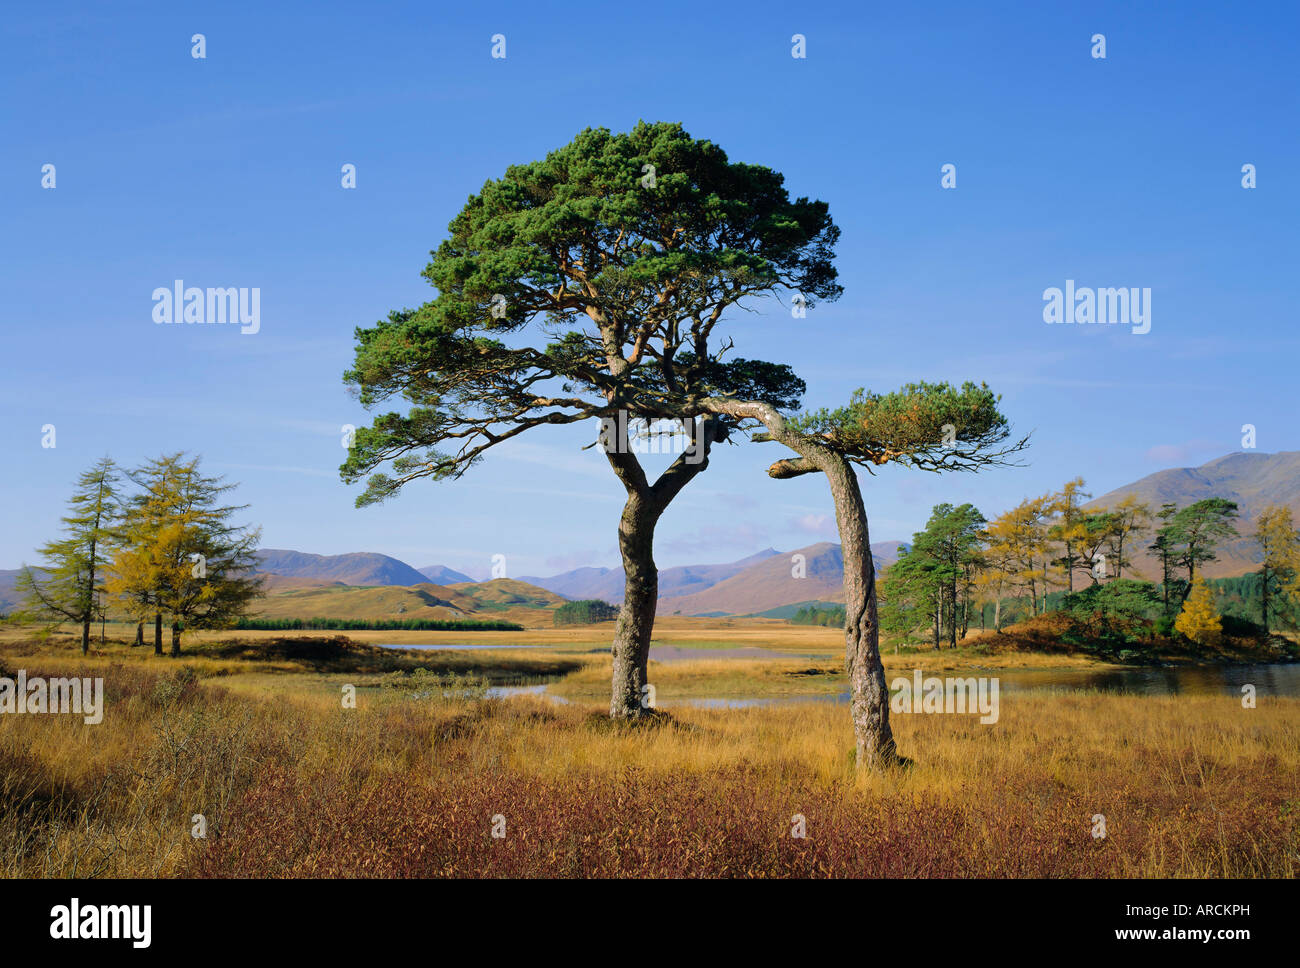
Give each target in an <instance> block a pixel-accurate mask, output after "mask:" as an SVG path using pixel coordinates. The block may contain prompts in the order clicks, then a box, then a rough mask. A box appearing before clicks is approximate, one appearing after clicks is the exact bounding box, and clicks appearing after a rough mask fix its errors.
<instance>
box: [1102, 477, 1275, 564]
mask: <svg viewBox="0 0 1300 968" xmlns="http://www.w3.org/2000/svg"><path fill="white" fill-rule="evenodd" d="M1129 494H1134V495H1136V496H1137V497H1138V498H1139V499H1140V500H1142V501H1145V502H1146V503H1147V504H1149V505H1150V506H1151V508H1152V510H1153V511H1154V510H1159V508H1160V505H1161V504H1163V503H1166V502H1172V503H1174V504H1177V505H1178V506H1179V507H1185V506H1187V505H1188V504H1192V503H1194V502H1196V501H1200V500H1204V499H1205V498H1210V497H1224V498H1227V499H1228V500H1229V501H1235V502H1237V504H1238V505H1239V508H1240V514H1241V519H1240V520H1239V521H1238V522H1237V530H1238V531H1239V532H1240V533H1241V534H1242V537H1241V538H1239V539H1238V540H1236V541H1233V542H1228V543H1225V544H1223V545H1221V546H1220V547H1219V548H1218V560H1217V561H1212V562H1209V563H1208V564H1207V565H1206V566H1205V567H1204V568H1203V569H1202V571H1203V573H1204V574H1205V576H1206V577H1207V578H1226V577H1230V576H1232V575H1241V574H1245V573H1246V572H1248V571H1254V570H1255V569H1256V568H1258V567H1259V560H1260V557H1259V551H1258V549H1257V547H1256V545H1255V541H1254V537H1253V536H1254V533H1255V519H1256V518H1257V517H1258V516H1259V513H1260V511H1261V510H1263V509H1264V508H1265V507H1267V506H1268V505H1270V504H1281V505H1285V506H1287V507H1289V508H1291V510H1292V512H1293V514H1294V515H1295V517H1296V520H1297V521H1300V451H1282V452H1280V453H1277V454H1256V453H1236V454H1228V455H1227V456H1226V457H1220V458H1218V459H1216V460H1212V461H1210V462H1208V463H1206V464H1202V465H1201V466H1200V467H1178V468H1171V469H1169V470H1163V471H1157V472H1156V473H1154V474H1148V475H1147V476H1146V477H1144V478H1142V479H1141V480H1138V481H1134V482H1133V483H1132V484H1126V485H1124V486H1123V487H1117V488H1115V489H1114V490H1111V491H1108V492H1107V493H1105V494H1102V495H1100V496H1098V497H1097V498H1096V499H1094V500H1092V501H1090V502H1089V503H1088V504H1087V505H1085V507H1087V508H1100V507H1106V506H1108V505H1111V504H1114V503H1116V502H1118V501H1120V500H1121V499H1122V498H1124V497H1125V496H1126V495H1129ZM1149 541H1150V538H1147V539H1146V540H1145V541H1144V542H1143V545H1144V546H1145V545H1146V544H1147V543H1149ZM1135 565H1136V568H1137V570H1138V571H1139V572H1141V573H1142V575H1143V576H1144V577H1146V578H1148V579H1155V580H1158V579H1159V574H1160V569H1159V565H1158V563H1157V562H1156V561H1155V560H1154V559H1152V558H1151V557H1150V556H1149V555H1146V554H1145V553H1144V554H1143V556H1142V557H1140V558H1137V559H1136V560H1135Z"/></svg>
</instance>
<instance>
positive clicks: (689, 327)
mask: <svg viewBox="0 0 1300 968" xmlns="http://www.w3.org/2000/svg"><path fill="white" fill-rule="evenodd" d="M783 181H784V179H783V177H782V176H781V175H780V174H779V173H777V172H775V171H773V170H771V169H769V168H766V167H763V166H760V165H752V164H743V163H736V162H731V161H729V160H728V159H727V156H726V154H725V153H724V152H723V151H722V150H721V149H720V148H719V147H718V146H716V145H714V144H712V143H710V142H708V141H702V140H697V139H694V138H692V137H690V136H689V135H688V134H687V133H686V132H685V131H683V130H682V127H681V126H680V125H677V124H666V123H659V124H646V123H641V124H638V125H637V126H636V127H635V129H633V130H632V131H631V132H630V133H627V134H611V133H610V132H609V131H608V130H605V129H589V130H586V131H583V132H582V133H580V134H579V135H578V136H577V137H576V138H575V139H574V140H573V141H572V142H571V143H570V144H568V145H566V146H564V147H563V148H560V149H558V150H556V151H553V152H551V153H550V154H549V155H547V156H546V157H545V158H544V159H543V160H541V161H535V162H531V163H529V164H524V165H516V166H511V167H510V168H508V169H507V170H506V173H505V174H504V176H502V177H501V178H499V179H496V180H493V181H489V182H487V183H486V184H485V185H484V186H483V188H482V189H481V190H480V191H479V192H478V194H476V195H473V196H471V197H470V198H469V200H468V202H467V203H466V205H465V207H464V208H463V209H462V210H461V212H460V213H459V214H458V215H457V216H456V217H455V218H454V219H453V220H452V222H451V224H450V226H449V227H448V237H447V238H446V239H445V240H444V241H443V242H442V243H441V244H440V246H439V247H438V249H437V250H436V251H435V252H433V253H432V260H431V261H430V262H429V264H428V265H427V266H426V267H425V270H424V273H423V274H424V277H425V279H426V280H427V281H428V282H429V283H430V284H431V285H432V286H434V287H435V289H436V290H437V295H436V296H435V297H434V298H433V299H432V300H431V301H429V302H426V303H424V304H423V305H421V306H420V307H418V308H416V309H403V310H400V311H395V312H392V313H390V314H389V316H388V318H387V319H386V320H382V321H380V322H379V323H377V324H376V325H374V326H372V327H368V328H358V329H357V331H356V342H357V346H356V357H355V362H354V364H353V366H352V368H351V369H350V370H349V371H348V372H347V373H346V374H345V375H344V380H345V382H346V383H348V384H349V385H350V386H351V387H352V388H353V390H354V391H355V392H356V394H357V396H358V398H359V400H360V401H361V403H362V404H363V405H365V406H366V407H367V408H368V409H369V408H375V407H377V406H379V405H381V404H384V403H386V402H390V401H396V400H399V399H400V400H401V401H403V406H402V410H403V411H404V412H398V411H397V410H392V411H389V412H387V413H381V414H379V415H378V416H376V417H375V419H374V420H373V422H372V423H371V425H370V426H369V427H362V428H360V429H358V431H357V433H356V435H355V440H354V443H353V446H352V447H351V449H350V451H349V455H348V458H347V460H346V462H345V463H344V464H343V465H342V467H341V468H340V473H341V475H342V477H343V479H344V480H345V481H348V482H356V481H358V480H360V479H362V478H363V477H367V476H368V481H367V487H366V489H365V491H364V492H363V493H362V494H361V495H360V496H359V497H358V499H357V504H358V506H363V505H366V504H369V503H372V502H375V501H381V500H383V499H385V498H388V497H391V496H393V495H395V494H396V493H398V491H399V490H400V489H401V488H402V487H403V486H404V485H406V484H407V483H409V482H411V481H414V480H417V479H420V478H428V479H430V480H434V481H438V480H448V479H455V478H458V477H460V476H461V475H462V474H464V473H465V472H466V471H467V470H468V469H469V468H470V467H472V466H473V465H474V464H475V463H476V462H478V461H479V460H480V459H481V458H482V457H483V456H484V455H485V454H486V453H487V452H488V451H489V450H491V449H492V448H493V447H496V446H498V445H500V444H502V443H504V442H506V441H509V440H512V439H514V438H516V437H518V436H519V435H521V434H523V433H526V432H527V431H529V430H532V429H534V428H537V427H542V426H556V425H564V424H573V423H578V422H580V421H588V422H594V419H599V420H600V422H601V432H600V434H599V442H600V444H601V446H602V449H603V450H604V452H605V456H606V458H607V461H608V463H609V466H610V468H611V470H612V471H613V473H614V475H615V477H616V478H617V479H618V481H619V482H620V483H621V484H622V486H623V488H624V492H625V495H626V500H625V503H624V507H623V512H622V516H621V519H620V521H619V524H618V543H619V551H620V554H621V557H622V561H623V568H624V573H625V589H624V597H623V605H622V607H621V609H620V611H619V617H618V620H617V622H616V624H615V632H614V642H613V682H612V690H611V698H610V715H611V716H614V717H616V718H635V717H639V716H642V715H645V714H646V713H647V711H648V710H647V707H646V705H645V703H644V697H643V688H644V687H645V686H646V685H647V682H646V666H647V662H648V657H649V649H650V635H651V631H652V629H653V625H654V618H655V609H656V606H657V601H658V571H657V568H656V566H655V562H654V533H655V529H656V526H657V524H658V522H659V519H660V518H661V516H662V515H663V514H664V512H665V511H666V510H667V508H668V506H669V504H670V503H671V502H672V500H673V499H674V498H675V497H676V496H677V495H678V494H679V493H681V491H682V489H683V488H684V487H685V486H686V485H687V484H688V483H690V481H691V480H693V479H694V478H695V477H696V476H697V475H698V474H699V473H701V472H702V471H704V470H705V469H706V468H707V467H708V462H709V456H710V452H711V448H712V445H714V444H716V443H719V442H722V441H725V440H727V439H728V437H729V435H730V433H731V432H732V430H733V429H734V428H735V425H736V423H737V421H736V420H735V419H734V418H732V417H730V416H729V415H726V414H721V413H706V412H704V411H702V410H700V409H699V408H690V407H685V408H684V407H682V406H680V401H682V400H691V399H694V398H696V397H698V396H700V395H701V394H702V393H705V392H710V393H712V392H718V391H721V392H726V393H734V394H738V395H741V396H744V397H746V398H755V399H758V400H761V401H763V402H764V404H765V405H768V406H771V407H773V408H775V409H777V410H790V409H793V408H794V407H796V406H797V405H798V400H799V396H800V395H801V394H802V392H803V383H802V381H800V380H799V379H798V377H796V376H795V375H794V374H793V373H792V372H791V371H790V370H789V368H788V367H786V366H784V365H781V364H774V363H765V362H763V361H751V360H745V359H740V358H732V359H727V360H724V359H722V357H723V356H724V354H725V353H726V352H727V351H729V350H730V349H731V346H732V343H731V340H730V339H723V338H722V337H721V336H720V334H719V326H720V324H723V323H724V321H725V320H724V317H728V318H729V313H728V311H729V310H732V309H735V308H737V307H740V308H746V303H747V301H749V300H753V299H757V298H760V297H764V296H771V295H779V294H781V293H793V294H794V296H793V298H794V300H795V301H796V302H797V303H798V304H800V305H802V306H803V307H805V308H806V307H808V306H812V305H813V304H814V303H815V301H816V300H819V299H828V300H829V299H835V298H837V297H838V296H839V293H840V287H839V285H838V283H837V282H836V272H835V267H834V264H833V258H834V245H835V243H836V240H837V239H838V237H839V230H838V229H837V228H836V227H835V225H834V223H833V222H832V221H831V218H830V215H829V212H828V209H827V206H826V205H825V203H823V202H818V201H810V200H808V199H807V198H798V199H791V198H790V196H789V194H788V192H787V191H786V189H785V187H784V184H783ZM706 388H707V389H706ZM663 418H668V419H678V420H684V421H685V422H684V424H683V430H684V431H685V433H686V434H687V435H689V436H690V438H691V440H692V444H691V446H690V447H689V448H687V449H686V450H685V451H684V452H683V453H681V454H680V455H679V456H678V457H677V459H676V460H674V461H673V462H672V463H671V464H670V465H669V466H668V468H667V469H666V470H664V471H663V472H662V473H661V474H660V475H659V476H658V477H657V478H656V479H653V480H652V479H651V478H650V476H649V475H648V474H647V472H646V469H645V468H644V467H643V466H642V463H641V461H640V460H639V458H638V456H637V454H636V452H635V449H634V447H633V445H632V442H631V440H630V439H629V431H628V426H629V423H630V422H631V421H634V420H655V419H663Z"/></svg>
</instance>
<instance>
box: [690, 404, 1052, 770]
mask: <svg viewBox="0 0 1300 968" xmlns="http://www.w3.org/2000/svg"><path fill="white" fill-rule="evenodd" d="M694 406H697V407H698V408H699V412H701V413H713V414H723V415H726V416H729V417H732V418H735V419H737V420H748V421H757V422H758V423H761V424H762V425H763V428H764V429H763V432H761V433H759V434H757V435H755V438H754V439H756V440H765V441H776V442H778V443H781V444H783V445H785V446H786V447H788V448H789V449H790V450H792V451H794V452H795V453H796V454H797V455H798V457H796V458H787V459H783V460H778V461H777V462H776V463H774V464H772V465H771V467H769V468H768V475H769V476H771V477H773V478H777V479H788V478H793V477H799V476H801V475H804V474H814V473H820V474H824V475H825V476H826V480H827V483H828V484H829V486H830V491H831V497H832V499H833V501H834V503H835V521H836V525H837V527H838V530H839V537H840V548H841V552H842V556H843V560H844V601H845V617H844V639H845V666H846V669H847V671H848V677H849V706H850V712H851V715H852V719H853V730H854V736H855V739H856V745H857V764H858V766H859V767H864V768H881V767H885V766H889V765H892V764H895V763H898V762H899V761H900V757H899V755H898V751H897V747H896V745H895V743H894V736H893V731H892V730H891V729H890V726H889V691H888V689H887V687H886V684H885V670H884V666H883V665H882V664H881V660H880V622H879V616H878V608H877V602H876V572H875V565H874V564H873V562H872V558H871V540H870V535H869V530H868V521H867V512H866V505H865V504H864V502H863V499H862V489H861V487H860V486H859V484H858V477H857V473H856V471H855V468H857V467H861V468H863V469H865V470H866V471H867V472H868V473H874V468H877V467H882V466H884V465H886V464H897V465H901V466H904V467H911V468H914V469H917V470H925V471H932V472H942V471H976V470H979V469H981V468H984V467H988V466H992V465H996V464H1002V463H1007V457H1008V455H1010V454H1012V453H1014V452H1016V451H1018V450H1021V449H1023V448H1024V446H1025V445H1026V444H1027V442H1028V438H1022V439H1021V440H1020V441H1018V442H1014V443H1006V441H1007V440H1008V438H1009V437H1010V425H1009V423H1008V421H1007V418H1006V417H1005V416H1003V414H1002V413H1001V412H1000V411H999V410H998V397H997V396H996V395H995V394H994V393H993V392H992V391H991V390H990V389H989V388H988V387H987V385H982V384H981V385H979V386H976V385H975V384H973V383H965V384H963V385H962V386H961V387H960V388H958V387H954V386H952V385H950V384H947V383H923V382H922V383H911V384H907V385H906V386H904V387H902V388H901V389H900V390H897V391H895V392H892V393H886V394H879V393H874V392H867V391H865V390H858V391H857V392H855V393H854V394H853V397H852V399H851V400H850V402H849V403H848V404H847V405H846V406H843V407H838V408H835V409H823V410H818V411H816V412H813V413H806V414H803V415H800V416H798V417H793V418H789V419H787V417H786V415H784V414H782V413H781V412H780V411H779V410H778V409H777V408H775V407H772V406H770V405H768V404H766V403H763V402H761V401H755V400H743V399H738V398H735V397H727V396H711V397H707V398H703V399H700V400H698V401H694Z"/></svg>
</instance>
